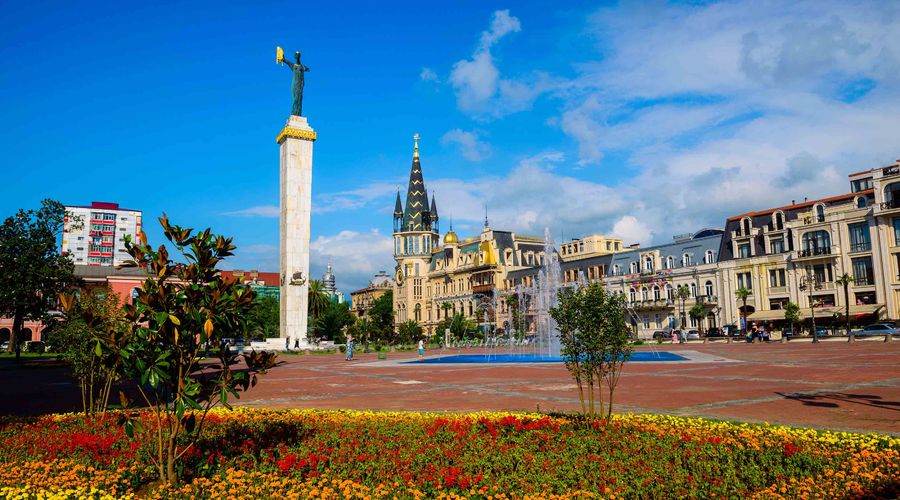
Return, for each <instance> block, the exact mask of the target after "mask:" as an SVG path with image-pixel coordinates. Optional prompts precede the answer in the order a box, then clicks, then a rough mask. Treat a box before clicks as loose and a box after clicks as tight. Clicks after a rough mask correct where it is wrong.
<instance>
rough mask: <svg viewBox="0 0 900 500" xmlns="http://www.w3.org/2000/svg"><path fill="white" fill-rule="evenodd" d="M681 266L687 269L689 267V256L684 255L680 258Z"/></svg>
mask: <svg viewBox="0 0 900 500" xmlns="http://www.w3.org/2000/svg"><path fill="white" fill-rule="evenodd" d="M681 265H682V266H684V267H687V266H689V265H691V254H687V253H686V254H684V255H682V256H681Z"/></svg>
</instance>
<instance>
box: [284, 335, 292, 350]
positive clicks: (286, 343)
mask: <svg viewBox="0 0 900 500" xmlns="http://www.w3.org/2000/svg"><path fill="white" fill-rule="evenodd" d="M284 350H285V351H290V350H291V338H290V337H285V338H284Z"/></svg>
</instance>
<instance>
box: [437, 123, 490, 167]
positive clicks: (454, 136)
mask: <svg viewBox="0 0 900 500" xmlns="http://www.w3.org/2000/svg"><path fill="white" fill-rule="evenodd" d="M441 144H443V145H445V146H447V145H454V144H455V145H456V146H457V147H458V148H459V152H460V154H462V156H463V158H465V159H467V160H469V161H481V160H484V159H485V158H488V157H490V156H491V146H490V144H488V143H486V142H484V141H482V140H480V139H479V138H478V134H476V133H474V132H466V131H464V130H461V129H458V128H456V129H453V130H450V131H449V132H447V133H446V134H444V136H443V137H441Z"/></svg>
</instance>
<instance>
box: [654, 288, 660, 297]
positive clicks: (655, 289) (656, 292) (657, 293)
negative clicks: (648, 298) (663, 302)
mask: <svg viewBox="0 0 900 500" xmlns="http://www.w3.org/2000/svg"><path fill="white" fill-rule="evenodd" d="M659 299H660V296H659V285H653V300H659Z"/></svg>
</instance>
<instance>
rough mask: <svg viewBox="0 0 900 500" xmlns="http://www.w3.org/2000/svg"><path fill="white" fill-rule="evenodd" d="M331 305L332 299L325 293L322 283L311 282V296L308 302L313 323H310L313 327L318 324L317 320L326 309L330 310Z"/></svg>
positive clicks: (317, 281) (308, 309)
mask: <svg viewBox="0 0 900 500" xmlns="http://www.w3.org/2000/svg"><path fill="white" fill-rule="evenodd" d="M330 305H331V298H330V297H329V296H328V294H327V293H325V288H324V286H323V285H322V282H321V281H319V280H312V281H310V282H309V295H308V301H307V305H306V307H307V312H308V313H309V315H310V317H311V318H312V321H310V324H311V325H315V324H316V318H318V317H319V315H320V314H322V313H323V312H325V309H328V306H330Z"/></svg>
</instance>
